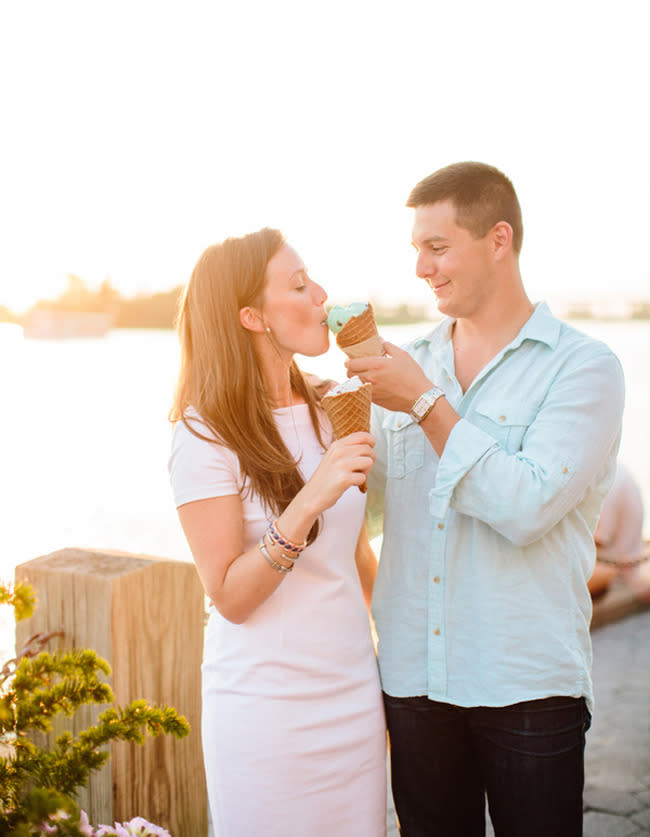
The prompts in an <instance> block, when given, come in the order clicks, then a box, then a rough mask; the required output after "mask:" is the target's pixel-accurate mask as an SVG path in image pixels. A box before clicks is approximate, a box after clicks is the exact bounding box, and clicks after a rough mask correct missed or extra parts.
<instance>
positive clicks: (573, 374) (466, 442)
mask: <svg viewBox="0 0 650 837" xmlns="http://www.w3.org/2000/svg"><path fill="white" fill-rule="evenodd" d="M624 397H625V387H624V379H623V372H622V369H621V366H620V363H619V361H618V359H617V358H616V356H615V355H614V354H612V353H611V352H610V351H609V350H608V349H606V347H603V349H602V350H601V351H598V352H593V350H592V351H591V352H583V353H577V355H576V357H574V358H572V359H571V360H570V362H569V361H568V362H567V363H566V364H564V366H563V367H562V368H561V369H560V370H559V371H558V373H557V375H556V376H555V378H554V380H553V381H552V382H551V384H550V386H549V388H548V391H547V393H546V397H545V398H544V400H543V402H542V403H541V404H540V407H539V410H538V412H537V414H536V415H535V417H534V419H533V421H532V423H531V424H530V426H529V427H528V428H527V430H526V433H525V436H524V438H523V440H522V444H521V449H520V450H518V451H516V452H509V451H507V450H505V449H504V448H503V447H502V446H501V445H500V444H499V442H498V441H497V440H495V439H492V438H491V437H490V435H489V434H488V433H486V432H485V431H484V430H482V429H480V428H478V427H475V426H473V425H472V422H471V417H469V418H466V419H463V420H461V421H460V422H458V423H457V424H456V426H455V427H454V429H453V430H452V433H451V434H450V436H449V439H448V440H447V444H446V446H445V449H444V451H443V455H442V457H441V459H440V465H439V467H438V472H437V475H436V480H435V485H434V487H433V490H432V492H431V496H430V510H431V513H432V514H435V515H437V516H443V515H444V514H445V513H446V511H447V509H448V508H449V507H450V506H451V507H452V508H453V509H454V510H455V511H457V512H461V513H462V514H466V515H469V516H470V517H474V518H477V519H479V520H481V521H483V522H484V523H487V524H488V525H489V526H491V527H492V528H493V529H495V530H496V531H497V532H499V533H500V534H501V535H503V536H504V537H505V538H507V539H508V540H510V541H512V543H514V544H515V545H517V546H526V545H528V544H530V543H532V542H534V541H536V540H537V539H539V538H540V537H542V536H543V535H544V534H546V533H547V532H548V531H549V530H550V529H552V528H553V526H555V525H556V524H557V523H558V522H559V521H560V520H561V519H562V518H563V517H564V516H565V515H566V514H567V513H568V512H569V511H571V510H572V509H573V508H575V507H576V506H577V505H578V504H579V503H580V502H581V500H582V499H583V497H584V496H585V494H586V493H587V491H588V489H589V487H590V486H591V485H593V484H594V483H597V482H599V481H600V479H601V477H602V473H601V472H603V471H604V470H606V469H608V468H610V467H611V462H610V460H611V458H612V457H613V456H615V454H616V451H617V448H618V442H619V436H620V426H621V418H622V412H623V404H624ZM603 463H606V464H605V465H603Z"/></svg>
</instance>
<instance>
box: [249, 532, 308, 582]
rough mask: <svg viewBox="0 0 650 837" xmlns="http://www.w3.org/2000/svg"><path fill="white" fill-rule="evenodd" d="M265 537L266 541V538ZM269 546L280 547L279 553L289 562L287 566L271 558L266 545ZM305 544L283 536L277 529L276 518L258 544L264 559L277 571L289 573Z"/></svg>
mask: <svg viewBox="0 0 650 837" xmlns="http://www.w3.org/2000/svg"><path fill="white" fill-rule="evenodd" d="M267 538H268V541H267V540H266V539H267ZM271 546H276V547H278V548H279V549H280V555H281V556H282V557H283V558H284V559H285V561H289V562H290V564H289V566H287V565H286V564H279V563H278V562H277V561H274V560H273V558H271V556H270V554H269V550H268V547H271ZM306 546H307V541H305V542H304V543H302V544H297V543H293V541H290V540H288V539H287V538H285V537H284V535H282V534H281V533H280V531H279V530H278V527H277V520H275V521H274V522H273V523H271V525H270V526H269V528H268V529H267V530H266V532H265V533H264V534H263V535H262V539H261V540H260V542H259V545H258V547H259V550H260V552H261V553H262V556H263V557H264V560H265V561H266V562H267V563H268V564H269V565H270V566H271V567H273V569H274V570H276V571H277V572H279V573H290V572H291V570H293V565H294V563H295V562H296V561H297V560H298V558H300V553H301V552H302V551H303V549H304V548H305V547H306ZM285 550H286V552H285Z"/></svg>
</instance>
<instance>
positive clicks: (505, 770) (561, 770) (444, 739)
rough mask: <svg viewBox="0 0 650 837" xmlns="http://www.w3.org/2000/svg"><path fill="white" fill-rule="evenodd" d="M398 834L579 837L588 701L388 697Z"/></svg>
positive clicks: (409, 836) (410, 836)
mask: <svg viewBox="0 0 650 837" xmlns="http://www.w3.org/2000/svg"><path fill="white" fill-rule="evenodd" d="M384 705H385V707H386V719H387V722H388V731H389V735H390V751H391V777H392V784H393V798H394V800H395V809H396V811H397V816H398V819H399V822H400V829H401V834H402V837H484V835H485V794H486V793H487V799H488V806H489V810H490V819H491V820H492V824H493V825H494V831H495V835H496V837H538V835H539V837H542V835H543V837H551V835H552V837H580V835H582V789H583V784H584V744H585V732H586V731H587V730H588V729H589V726H590V723H591V717H590V715H589V712H588V711H587V708H586V706H585V701H584V698H569V697H551V698H546V699H543V700H530V701H526V702H524V703H515V704H513V705H512V706H504V707H497V708H494V707H485V706H479V707H472V708H469V709H465V708H463V707H457V706H451V705H450V704H446V703H438V702H436V701H433V700H428V698H426V697H412V698H394V697H391V696H390V695H386V694H385V695H384Z"/></svg>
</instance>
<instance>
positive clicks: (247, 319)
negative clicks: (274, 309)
mask: <svg viewBox="0 0 650 837" xmlns="http://www.w3.org/2000/svg"><path fill="white" fill-rule="evenodd" d="M239 322H240V323H241V324H242V326H243V327H244V328H245V329H246V330H247V331H254V332H257V333H258V334H261V333H262V332H263V331H264V320H263V319H262V315H261V314H260V312H259V311H257V310H256V309H255V308H251V307H250V305H246V306H245V307H244V308H240V309H239Z"/></svg>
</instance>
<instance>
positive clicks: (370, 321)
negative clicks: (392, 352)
mask: <svg viewBox="0 0 650 837" xmlns="http://www.w3.org/2000/svg"><path fill="white" fill-rule="evenodd" d="M336 345H337V346H338V347H339V348H340V349H343V351H344V352H345V353H346V355H347V356H348V357H370V356H373V355H383V354H384V343H383V340H382V339H381V337H380V336H379V333H378V331H377V323H376V322H375V313H374V311H373V310H372V305H371V304H370V303H368V307H367V308H366V310H365V311H362V313H361V314H358V315H357V316H356V317H350V319H349V320H348V321H347V323H345V325H344V326H343V328H342V329H341V330H340V331H339V332H338V334H337V335H336Z"/></svg>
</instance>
